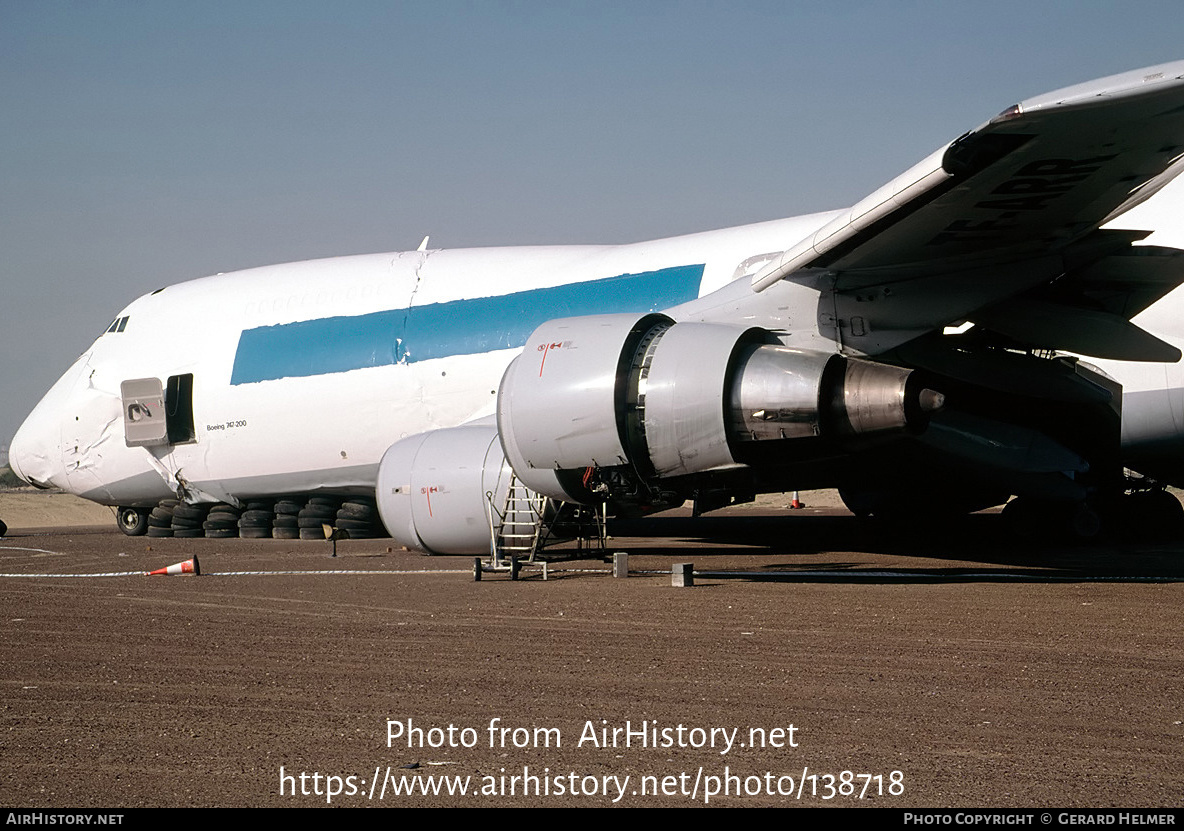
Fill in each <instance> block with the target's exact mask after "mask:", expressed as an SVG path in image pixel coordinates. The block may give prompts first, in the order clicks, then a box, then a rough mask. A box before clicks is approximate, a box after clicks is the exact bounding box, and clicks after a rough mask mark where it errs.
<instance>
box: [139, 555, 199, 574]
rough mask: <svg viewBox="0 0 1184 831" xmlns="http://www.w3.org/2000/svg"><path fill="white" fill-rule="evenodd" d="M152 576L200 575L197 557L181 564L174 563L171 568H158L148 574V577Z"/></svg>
mask: <svg viewBox="0 0 1184 831" xmlns="http://www.w3.org/2000/svg"><path fill="white" fill-rule="evenodd" d="M154 574H162V575H169V574H192V575H194V576H197V575H200V574H201V566H200V565H198V562H197V557H194V558H193V559H192V560H186V561H185V562H183V563H176V564H174V565H171V566H166V567H165V568H158V569H157V570H156V571H150V572H148V576H149V577H151V576H153V575H154Z"/></svg>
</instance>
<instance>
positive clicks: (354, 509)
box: [337, 502, 374, 520]
mask: <svg viewBox="0 0 1184 831" xmlns="http://www.w3.org/2000/svg"><path fill="white" fill-rule="evenodd" d="M372 516H374V509H373V508H371V507H370V506H369V505H362V504H359V503H357V502H346V503H345V504H344V505H342V506H341V509H340V510H339V511H338V512H337V517H338V518H339V519H367V520H368V519H370V517H372Z"/></svg>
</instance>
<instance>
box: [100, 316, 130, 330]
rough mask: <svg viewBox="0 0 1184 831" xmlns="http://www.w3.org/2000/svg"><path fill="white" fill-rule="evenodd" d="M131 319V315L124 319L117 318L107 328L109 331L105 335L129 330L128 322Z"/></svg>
mask: <svg viewBox="0 0 1184 831" xmlns="http://www.w3.org/2000/svg"><path fill="white" fill-rule="evenodd" d="M129 317H130V315H124V316H123V317H117V318H115V320H113V321H111V325H110V326H108V327H107V331H106V332H104V333H103V334H110V333H111V332H122V331H123V330H124V329H126V328H127V321H128V318H129Z"/></svg>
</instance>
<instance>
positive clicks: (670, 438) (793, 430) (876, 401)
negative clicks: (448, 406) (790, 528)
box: [498, 314, 942, 502]
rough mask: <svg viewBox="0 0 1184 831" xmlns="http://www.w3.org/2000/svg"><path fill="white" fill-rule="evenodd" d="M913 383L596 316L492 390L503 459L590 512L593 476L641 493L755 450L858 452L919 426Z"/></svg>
mask: <svg viewBox="0 0 1184 831" xmlns="http://www.w3.org/2000/svg"><path fill="white" fill-rule="evenodd" d="M941 405H942V397H941V395H940V394H939V393H936V392H933V391H932V390H925V389H922V388H921V387H920V384H919V383H917V381H916V380H915V378H914V376H913V375H912V371H911V370H908V369H902V368H900V367H895V366H890V365H887V364H879V363H874V362H872V361H864V360H856V359H848V358H844V357H842V356H840V355H837V354H832V353H825V352H816V351H810V350H802V349H793V348H790V347H786V346H783V345H781V344H780V343H779V342H778V341H777V340H776V338H774V337H773V335H772V333H770V332H768V331H766V330H763V329H755V328H750V329H745V328H743V327H737V326H729V325H722V324H712V323H675V322H674V321H673V320H671V319H670V318H668V317H666V316H665V315H658V314H649V315H631V314H620V315H595V316H589V317H576V318H562V319H558V320H552V321H548V322H547V323H544V324H543V325H542V326H540V327H539V328H538V329H536V330H535V331H534V333H533V334H532V335H531V336H530V338H529V339H528V340H527V342H526V347H525V349H524V350H523V353H522V355H520V356H519V357H518V358H517V359H515V361H514V362H513V363H512V364H511V365H510V367H509V368H508V369H507V370H506V373H505V375H504V376H503V377H502V383H501V388H500V389H499V390H498V428H499V434H500V436H501V440H502V446H503V448H504V450H505V454H506V458H507V459H508V460H509V462H510V464H511V465H513V467H514V470H515V471H516V472H517V474H518V477H519V479H521V480H522V481H523V482H525V483H526V484H527V485H528V486H529V487H530V488H531V489H532V490H535V491H538V492H539V493H543V494H546V495H547V496H551V497H553V498H556V499H563V500H566V501H575V502H589V501H592V495H591V493H590V492H589V491H588V490H587V489H586V488H585V487H583V485H584V484H586V483H587V480H588V477H589V475H590V471H591V470H592V469H597V468H600V469H609V468H618V469H628V470H630V471H632V472H633V473H634V474H636V476H637V477H639V478H640V479H642V480H643V481H653V480H657V479H662V478H668V477H677V476H686V475H690V474H695V473H702V472H704V471H711V470H718V469H722V468H726V467H728V466H732V465H735V464H737V463H738V461H737V458H736V454H735V448H736V447H737V446H738V445H739V444H743V443H747V442H753V441H770V440H776V441H781V440H786V439H800V438H807V437H810V438H814V437H821V438H822V439H824V440H829V441H832V442H835V443H837V444H839V445H840V446H842V445H844V444H850V443H852V442H854V441H856V440H859V441H866V440H867V439H868V438H869V437H872V436H880V435H891V434H893V433H899V432H904V431H907V430H912V429H916V428H918V427H920V426H923V424H924V423H925V420H926V414H927V413H928V412H929V411H932V410H934V409H937V408H939V407H940V406H941Z"/></svg>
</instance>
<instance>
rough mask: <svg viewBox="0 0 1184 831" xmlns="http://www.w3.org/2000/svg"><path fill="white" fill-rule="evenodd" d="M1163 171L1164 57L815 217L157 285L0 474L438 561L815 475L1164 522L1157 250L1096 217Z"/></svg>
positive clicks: (962, 141) (1180, 439)
mask: <svg viewBox="0 0 1184 831" xmlns="http://www.w3.org/2000/svg"><path fill="white" fill-rule="evenodd" d="M1182 158H1184V62H1179V63H1172V64H1165V65H1162V66H1158V67H1152V68H1149V69H1143V70H1138V71H1134V72H1129V73H1125V74H1122V75H1116V76H1113V77H1110V78H1105V79H1102V80H1099V81H1094V82H1091V83H1087V84H1082V85H1079V86H1075V87H1070V88H1067V89H1063V90H1059V91H1057V92H1053V93H1049V94H1047V95H1041V96H1038V97H1036V98H1032V99H1029V100H1026V101H1023V102H1022V103H1020V104H1016V105H1014V106H1011V107H1008V108H1007V109H1006V110H1004V111H1003V112H1002V113H1000V114H999V115H998V116H996V117H995V118H992V119H991V120H990V121H988V122H986V123H985V124H983V125H982V126H980V127H977V128H976V129H973V130H971V131H969V132H967V133H965V134H964V135H962V136H961V137H959V138H957V139H956V140H954V141H953V142H952V143H950V144H948V145H946V146H944V147H942V148H941V149H940V150H938V151H937V152H935V153H933V154H932V155H931V156H929V157H928V158H926V159H925V160H924V161H922V162H920V163H919V164H917V165H916V166H915V167H913V168H912V169H910V170H908V171H906V172H905V173H903V174H901V175H900V176H899V177H897V178H896V179H894V180H892V181H891V182H889V183H888V184H887V185H885V186H883V187H882V188H880V189H879V190H876V191H875V192H873V193H872V194H871V195H870V196H868V197H867V198H865V199H863V200H862V201H860V202H858V203H857V204H856V205H854V206H853V207H851V208H848V209H847V210H843V211H836V212H829V213H820V214H813V215H809V216H801V217H795V218H792V219H784V220H778V221H773V222H765V223H761V224H757V225H750V226H745V227H740V228H730V229H726V230H720V231H711V232H707V233H699V234H692V235H690V236H684V237H676V238H671V239H662V240H657V241H653V242H644V243H637V244H631V245H613V246H576V247H531V248H494V249H475V250H457V251H451V250H432V249H429V248H428V247H427V245H426V244H425V245H424V246H421V248H420V250H417V251H412V252H406V253H395V254H373V255H364V256H355V257H341V258H334V259H327V260H315V261H309V262H299V263H292V264H288V265H277V266H269V267H265V268H255V269H250V270H247V271H242V272H238V273H233V274H220V275H217V276H213V277H206V278H203V279H200V280H194V281H191V282H187V283H182V284H180V285H176V286H170V287H168V288H163V289H160V290H158V291H155V292H152V293H151V294H149V295H146V296H144V297H141V298H139V299H137V300H135V301H134V302H133V303H132V304H131V305H129V306H128V307H127V308H125V309H124V310H123V311H121V312H120V313H119V314H118V316H117V317H116V319H115V320H114V322H112V323H111V324H110V326H109V327H108V328H107V330H106V331H105V332H104V333H103V334H102V335H101V336H100V337H99V338H98V339H97V340H96V341H95V342H94V344H93V345H92V346H91V347H90V348H89V349H87V350H86V352H85V353H84V354H83V355H82V356H81V357H80V358H79V359H78V360H77V361H76V362H75V364H74V365H73V366H72V367H71V368H70V369H69V370H67V372H66V373H65V375H63V376H62V378H61V379H60V380H59V381H58V382H57V383H56V384H55V385H54V386H53V387H52V389H50V391H49V392H48V393H47V394H46V396H45V398H44V399H43V400H42V401H41V402H40V404H38V405H37V407H36V408H35V409H34V410H33V412H32V414H31V415H30V416H29V417H28V419H27V420H26V421H25V423H24V424H23V425H22V427H21V428H20V430H19V432H18V433H17V435H16V437H15V438H14V439H13V441H12V444H11V452H10V456H11V461H12V466H13V468H14V470H15V471H16V473H17V474H18V475H19V476H20V477H21V478H22V479H24V480H25V481H27V482H30V483H32V484H34V485H38V486H42V487H50V486H56V487H59V488H62V489H64V490H66V491H70V492H72V493H75V494H78V495H80V496H83V497H85V498H87V499H91V500H94V501H96V502H100V503H103V504H107V505H112V506H118V507H119V518H120V525H121V527H123V528H124V530H125V531H127V532H128V533H142V532H143V530H144V527H145V524H146V520H147V517H148V513H149V510H150V509H151V508H152V506H154V505H156V504H157V502H158V501H159V500H162V499H166V498H174V499H180V500H183V501H184V502H187V503H190V504H195V505H199V504H201V503H215V502H217V503H230V504H231V505H235V506H243V505H245V504H247V503H250V502H252V501H258V500H267V499H272V500H274V499H280V498H285V497H296V496H299V497H301V498H307V497H308V496H309V495H318V494H320V495H324V496H336V497H346V496H349V495H355V496H356V495H363V494H364V495H373V497H374V498H376V500H377V504H378V508H379V512H380V514H381V517H382V520H383V522H384V524H385V525H386V527H387V529H388V530H389V531H390V533H391V534H392V536H394V537H395V538H396V539H397V540H398V541H399V542H401V543H403V544H405V545H407V546H409V547H412V548H415V549H420V550H426V551H434V552H438V553H471V552H480V551H487V550H488V549H489V546H490V536H491V532H490V526H491V525H493V526H495V531H496V526H497V525H498V524H499V523H500V522H504V521H505V520H504V516H505V507H504V506H505V505H506V500H507V492H508V490H509V487H510V481H511V478H513V479H514V481H515V482H516V483H518V484H520V485H521V486H524V487H526V488H528V489H529V490H530V491H532V492H533V493H535V494H540V495H543V496H545V497H548V498H550V499H552V500H558V501H560V502H562V503H577V504H585V505H589V504H595V505H607V508H608V510H609V511H610V512H617V513H628V512H644V511H652V510H660V509H662V508H665V507H669V506H671V505H675V504H681V503H682V502H683V501H684V500H686V499H693V500H695V502H696V505H697V506H698V508H699V509H700V510H709V509H711V508H714V507H719V506H721V505H724V504H728V503H730V502H736V501H742V500H745V499H750V498H751V497H752V495H753V494H756V493H760V492H775V491H783V490H790V489H798V488H801V489H805V488H814V487H822V486H836V487H839V488H840V489H841V491H842V494H843V496H844V499H845V500H846V502H847V504H848V506H849V507H851V508H852V510H854V511H855V512H856V513H860V514H869V513H870V514H888V513H890V512H892V511H894V510H900V509H901V508H900V507H899V503H898V502H897V501H896V500H894V499H892V498H891V497H892V495H893V494H894V493H898V492H908V493H909V494H910V498H909V500H908V502H909V506H910V509H912V510H917V509H918V506H923V507H924V509H925V510H927V511H931V512H934V513H948V512H955V513H956V512H967V511H972V510H976V509H979V508H983V507H987V506H990V505H997V504H1001V503H1003V502H1005V501H1007V500H1008V499H1009V498H1010V497H1013V496H1014V497H1017V498H1016V499H1015V500H1013V505H1014V506H1016V507H1015V508H1014V509H1012V508H1010V507H1009V511H1012V512H1013V513H1018V514H1020V515H1021V516H1024V515H1027V516H1041V517H1047V518H1052V519H1056V521H1057V522H1058V523H1060V524H1061V525H1062V526H1063V527H1065V528H1067V529H1069V530H1071V531H1072V532H1074V533H1077V534H1079V535H1083V536H1088V535H1090V534H1092V533H1094V532H1095V531H1096V529H1097V527H1098V525H1099V523H1100V522H1101V521H1102V520H1105V519H1106V518H1107V517H1108V516H1110V514H1109V513H1107V512H1115V515H1118V516H1120V515H1121V514H1124V513H1125V514H1128V515H1129V514H1137V515H1138V516H1140V517H1141V518H1142V519H1141V520H1140V521H1143V520H1144V519H1147V518H1149V517H1153V516H1155V515H1157V514H1158V515H1162V516H1164V517H1171V516H1174V514H1175V513H1177V512H1179V503H1177V502H1176V500H1175V499H1174V498H1172V497H1170V495H1167V494H1166V493H1165V492H1164V491H1163V490H1162V487H1163V485H1165V484H1173V485H1184V373H1182V371H1181V364H1180V363H1179V360H1180V357H1181V351H1180V345H1181V343H1184V323H1182V320H1184V289H1177V286H1178V285H1179V284H1180V283H1181V282H1184V259H1182V257H1184V252H1181V251H1178V250H1176V249H1174V248H1168V247H1163V246H1160V245H1152V244H1148V239H1147V238H1148V237H1149V236H1150V233H1151V232H1154V231H1157V230H1161V228H1162V230H1164V231H1166V232H1169V233H1170V232H1171V231H1172V228H1171V227H1163V226H1161V225H1159V224H1157V225H1156V226H1155V227H1149V226H1146V225H1144V224H1141V223H1139V222H1133V224H1131V223H1127V222H1125V220H1127V219H1129V217H1124V216H1123V214H1125V213H1126V212H1127V211H1128V210H1129V209H1131V208H1133V207H1135V206H1136V205H1140V203H1143V202H1145V201H1147V200H1151V199H1152V197H1154V196H1155V195H1156V194H1157V193H1159V191H1160V190H1161V188H1163V187H1164V186H1165V185H1166V184H1167V183H1168V182H1169V180H1171V179H1172V178H1173V177H1174V176H1175V175H1176V174H1177V173H1179V172H1180V170H1181V165H1182V164H1184V162H1182V161H1181V159H1182ZM1182 181H1184V180H1182ZM1170 196H1171V190H1170V189H1169V190H1168V191H1165V192H1164V193H1163V194H1161V196H1160V199H1159V200H1152V201H1151V202H1149V203H1148V207H1150V206H1151V205H1153V204H1154V203H1155V202H1156V201H1163V200H1164V199H1166V198H1168V197H1170ZM1168 207H1170V205H1169V206H1168ZM1141 211H1143V212H1145V209H1141ZM1137 215H1138V214H1136V216H1137ZM1157 216H1158V217H1161V218H1162V216H1163V214H1162V213H1161V214H1158V215H1157ZM1175 216H1177V214H1176V213H1174V212H1170V215H1169V216H1168V219H1174V218H1175ZM1161 218H1157V219H1156V222H1157V223H1161V222H1162V219H1161ZM1132 221H1133V220H1132ZM1181 225H1182V226H1184V221H1182V222H1181ZM1103 226H1105V227H1103ZM1177 235H1178V236H1182V237H1184V228H1182V229H1181V232H1180V233H1177ZM1159 239H1161V238H1158V237H1157V238H1156V241H1159ZM426 242H427V240H425V243H426ZM1133 474H1137V476H1135V475H1133ZM1050 521H1051V519H1050Z"/></svg>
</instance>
